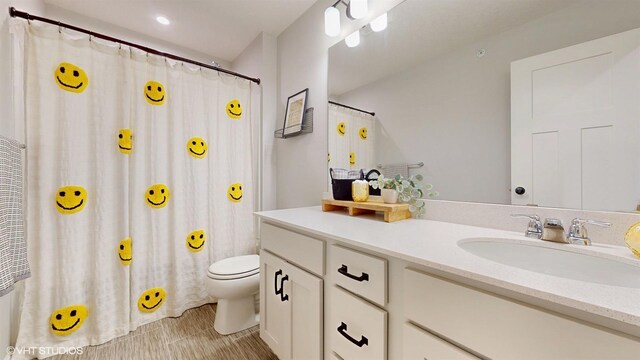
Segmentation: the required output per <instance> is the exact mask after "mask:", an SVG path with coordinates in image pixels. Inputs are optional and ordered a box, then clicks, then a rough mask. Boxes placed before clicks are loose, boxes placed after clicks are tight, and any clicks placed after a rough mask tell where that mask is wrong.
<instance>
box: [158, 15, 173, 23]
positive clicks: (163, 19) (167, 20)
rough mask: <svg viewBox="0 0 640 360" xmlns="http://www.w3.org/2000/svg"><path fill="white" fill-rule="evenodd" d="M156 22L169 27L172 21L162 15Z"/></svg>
mask: <svg viewBox="0 0 640 360" xmlns="http://www.w3.org/2000/svg"><path fill="white" fill-rule="evenodd" d="M156 21H157V22H159V23H160V24H162V25H169V24H171V21H169V19H167V18H166V17H164V16H162V15H160V16H156Z"/></svg>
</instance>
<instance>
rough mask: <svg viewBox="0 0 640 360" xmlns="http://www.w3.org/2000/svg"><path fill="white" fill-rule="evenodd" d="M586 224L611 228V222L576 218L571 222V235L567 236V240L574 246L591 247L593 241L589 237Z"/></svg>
mask: <svg viewBox="0 0 640 360" xmlns="http://www.w3.org/2000/svg"><path fill="white" fill-rule="evenodd" d="M586 224H591V225H596V226H600V227H610V226H611V223H610V222H605V221H597V220H590V219H580V218H575V219H573V220H571V226H570V227H569V234H567V240H569V242H570V243H572V244H582V245H591V239H589V236H588V235H587V228H586V227H585V225H586Z"/></svg>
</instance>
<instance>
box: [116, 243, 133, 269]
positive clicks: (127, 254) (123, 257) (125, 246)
mask: <svg viewBox="0 0 640 360" xmlns="http://www.w3.org/2000/svg"><path fill="white" fill-rule="evenodd" d="M118 258H120V262H121V263H122V265H124V266H127V265H129V264H131V260H133V251H132V249H131V238H126V239H124V240H122V241H120V245H119V246H118Z"/></svg>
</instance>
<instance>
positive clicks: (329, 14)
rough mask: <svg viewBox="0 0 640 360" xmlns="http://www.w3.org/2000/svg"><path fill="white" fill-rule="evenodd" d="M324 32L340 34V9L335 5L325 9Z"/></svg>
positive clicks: (330, 34)
mask: <svg viewBox="0 0 640 360" xmlns="http://www.w3.org/2000/svg"><path fill="white" fill-rule="evenodd" d="M324 33H325V34H327V35H328V36H336V35H338V34H340V11H338V9H336V8H334V7H333V6H331V7H329V8H327V10H325V11H324Z"/></svg>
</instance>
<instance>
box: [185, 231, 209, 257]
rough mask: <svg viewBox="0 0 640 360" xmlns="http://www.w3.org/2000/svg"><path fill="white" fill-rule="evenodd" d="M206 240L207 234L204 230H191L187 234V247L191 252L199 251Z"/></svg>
mask: <svg viewBox="0 0 640 360" xmlns="http://www.w3.org/2000/svg"><path fill="white" fill-rule="evenodd" d="M205 241H207V236H206V235H205V233H204V230H196V231H192V232H191V233H189V235H187V249H189V251H191V252H194V253H196V252H200V251H202V249H203V248H204V243H205Z"/></svg>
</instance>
